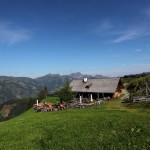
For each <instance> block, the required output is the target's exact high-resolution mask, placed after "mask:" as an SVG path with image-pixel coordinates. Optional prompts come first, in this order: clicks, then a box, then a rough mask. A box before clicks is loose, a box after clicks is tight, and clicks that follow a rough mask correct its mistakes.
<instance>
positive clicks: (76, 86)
mask: <svg viewBox="0 0 150 150" xmlns="http://www.w3.org/2000/svg"><path fill="white" fill-rule="evenodd" d="M119 82H120V78H105V79H88V80H87V82H84V81H83V80H73V81H72V82H71V83H70V86H71V87H72V91H73V92H90V93H115V92H116V90H117V87H118V84H119Z"/></svg>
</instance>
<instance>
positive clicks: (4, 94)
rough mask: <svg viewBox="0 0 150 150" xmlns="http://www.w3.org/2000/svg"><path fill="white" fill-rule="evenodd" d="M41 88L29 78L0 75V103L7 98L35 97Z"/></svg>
mask: <svg viewBox="0 0 150 150" xmlns="http://www.w3.org/2000/svg"><path fill="white" fill-rule="evenodd" d="M41 88H42V87H41V85H39V83H38V82H37V81H36V80H34V79H31V78H25V77H6V76H0V104H2V103H4V102H6V101H8V100H13V99H25V98H29V97H35V96H36V95H37V94H38V92H39V90H40V89H41Z"/></svg>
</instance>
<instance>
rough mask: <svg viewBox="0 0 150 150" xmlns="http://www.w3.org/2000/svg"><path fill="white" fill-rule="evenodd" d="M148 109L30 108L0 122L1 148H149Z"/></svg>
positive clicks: (119, 106) (113, 104) (115, 103)
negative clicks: (34, 109) (45, 110)
mask: <svg viewBox="0 0 150 150" xmlns="http://www.w3.org/2000/svg"><path fill="white" fill-rule="evenodd" d="M148 114H149V110H148V109H147V110H146V109H145V111H143V109H142V108H140V109H136V110H135V109H129V108H128V107H126V106H125V104H122V103H121V101H120V100H115V101H110V102H106V103H105V104H101V105H100V106H99V107H98V108H97V109H96V108H95V107H94V106H93V107H89V108H86V109H69V110H65V111H55V112H39V113H36V112H34V111H33V109H30V110H29V111H27V112H25V113H24V114H22V115H20V116H18V117H16V118H14V119H11V120H9V121H6V122H2V123H0V149H11V150H20V149H32V150H34V149H35V150H37V149H38V150H45V149H49V150H50V149H52V150H55V149H69V150H77V149H82V150H90V149H118V150H122V149H123V150H126V149H139V150H141V149H145V150H148V149H149V148H150V128H149V124H150V115H148Z"/></svg>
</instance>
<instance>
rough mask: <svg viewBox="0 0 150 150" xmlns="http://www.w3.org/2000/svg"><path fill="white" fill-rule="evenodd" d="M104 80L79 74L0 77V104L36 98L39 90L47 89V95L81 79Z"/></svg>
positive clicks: (99, 76)
mask: <svg viewBox="0 0 150 150" xmlns="http://www.w3.org/2000/svg"><path fill="white" fill-rule="evenodd" d="M85 77H87V78H90V79H92V78H106V77H105V76H102V75H95V76H92V75H86V74H81V73H80V72H77V73H72V74H70V75H59V74H51V73H50V74H47V75H45V76H42V77H38V78H36V79H32V78H28V77H8V76H0V104H2V103H4V102H6V101H9V100H14V99H25V98H29V97H36V96H37V95H38V93H39V91H40V90H41V89H43V88H44V87H47V88H48V91H49V93H52V92H54V91H55V90H57V89H59V88H60V87H62V86H63V84H64V83H65V82H71V81H72V80H74V79H83V78H85Z"/></svg>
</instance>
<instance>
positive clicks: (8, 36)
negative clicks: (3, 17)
mask: <svg viewBox="0 0 150 150" xmlns="http://www.w3.org/2000/svg"><path fill="white" fill-rule="evenodd" d="M30 38H31V32H30V31H29V30H27V29H24V28H19V27H15V26H13V24H11V23H6V22H0V42H1V43H6V44H9V45H12V44H15V43H19V42H22V41H26V40H28V39H30Z"/></svg>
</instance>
